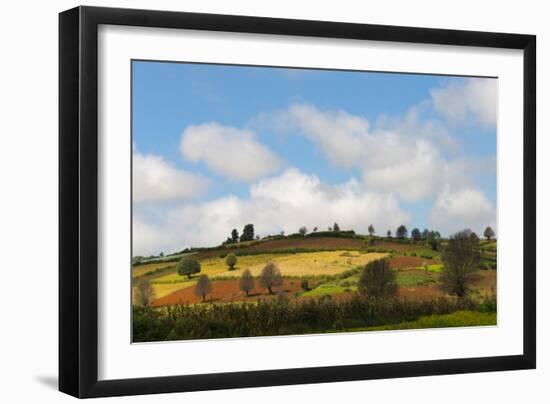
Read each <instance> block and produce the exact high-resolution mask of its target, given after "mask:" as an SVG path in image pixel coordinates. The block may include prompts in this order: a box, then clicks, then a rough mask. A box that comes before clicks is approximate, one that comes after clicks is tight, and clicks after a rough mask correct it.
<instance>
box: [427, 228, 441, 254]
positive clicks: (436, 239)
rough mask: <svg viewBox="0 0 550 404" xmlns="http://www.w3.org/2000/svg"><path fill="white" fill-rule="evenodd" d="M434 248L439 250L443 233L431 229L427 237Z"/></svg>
mask: <svg viewBox="0 0 550 404" xmlns="http://www.w3.org/2000/svg"><path fill="white" fill-rule="evenodd" d="M426 241H427V242H428V244H429V245H430V247H431V248H432V250H434V251H439V247H440V245H441V235H440V234H439V232H438V231H430V232H429V233H428V237H427V239H426Z"/></svg>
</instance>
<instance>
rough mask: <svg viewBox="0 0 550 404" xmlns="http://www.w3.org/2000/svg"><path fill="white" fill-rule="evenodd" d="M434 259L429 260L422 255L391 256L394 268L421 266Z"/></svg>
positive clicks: (391, 265) (391, 263)
mask: <svg viewBox="0 0 550 404" xmlns="http://www.w3.org/2000/svg"><path fill="white" fill-rule="evenodd" d="M432 262H434V260H427V259H425V258H420V257H408V256H407V257H405V256H397V257H392V258H390V268H392V269H402V268H416V267H421V266H423V265H424V264H427V265H429V264H431V263H432Z"/></svg>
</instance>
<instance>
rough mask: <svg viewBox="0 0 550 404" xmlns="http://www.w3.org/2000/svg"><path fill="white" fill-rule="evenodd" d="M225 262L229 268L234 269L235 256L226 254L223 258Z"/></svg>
mask: <svg viewBox="0 0 550 404" xmlns="http://www.w3.org/2000/svg"><path fill="white" fill-rule="evenodd" d="M225 263H226V264H227V266H228V267H229V270H230V271H233V269H235V265H236V264H237V257H236V256H235V254H233V253H231V254H228V255H227V257H226V258H225Z"/></svg>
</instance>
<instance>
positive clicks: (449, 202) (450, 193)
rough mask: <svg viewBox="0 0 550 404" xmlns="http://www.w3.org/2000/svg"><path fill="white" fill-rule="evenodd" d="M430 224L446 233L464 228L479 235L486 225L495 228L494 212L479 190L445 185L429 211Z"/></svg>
mask: <svg viewBox="0 0 550 404" xmlns="http://www.w3.org/2000/svg"><path fill="white" fill-rule="evenodd" d="M430 224H431V226H432V227H433V228H436V229H440V231H441V232H442V233H443V234H447V235H448V234H451V233H455V232H456V231H459V230H462V229H466V228H469V229H471V230H473V231H475V232H477V233H478V235H480V234H482V232H483V230H484V229H485V227H486V226H491V227H492V228H493V229H496V212H495V208H494V207H493V205H492V204H491V202H490V201H489V200H488V199H487V197H486V196H485V195H484V193H483V192H482V191H481V190H479V189H476V188H462V189H451V187H449V186H445V187H443V189H442V191H441V192H440V193H439V195H438V196H437V198H436V200H435V202H434V205H433V207H432V210H431V212H430Z"/></svg>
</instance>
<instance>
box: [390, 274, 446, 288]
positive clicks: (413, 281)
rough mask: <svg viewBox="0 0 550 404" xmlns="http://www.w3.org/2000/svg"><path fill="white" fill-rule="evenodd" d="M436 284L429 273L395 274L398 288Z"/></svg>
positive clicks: (433, 277)
mask: <svg viewBox="0 0 550 404" xmlns="http://www.w3.org/2000/svg"><path fill="white" fill-rule="evenodd" d="M435 282H437V280H436V278H435V276H434V275H433V273H431V272H426V271H423V270H422V271H419V270H413V271H409V270H407V271H398V272H397V284H398V285H399V286H404V287H410V286H419V285H427V284H429V283H435Z"/></svg>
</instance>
